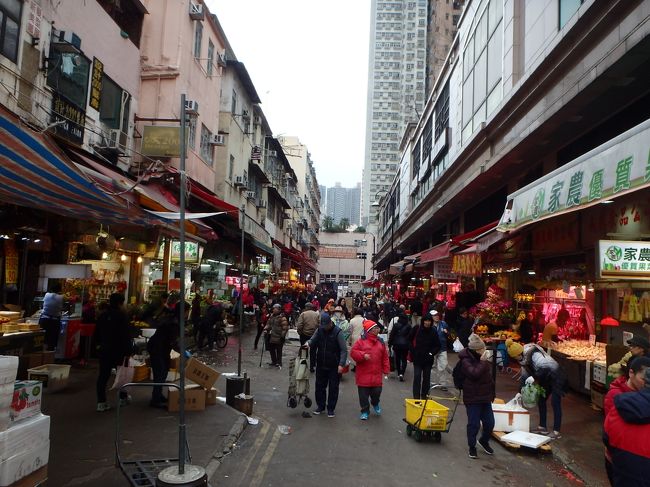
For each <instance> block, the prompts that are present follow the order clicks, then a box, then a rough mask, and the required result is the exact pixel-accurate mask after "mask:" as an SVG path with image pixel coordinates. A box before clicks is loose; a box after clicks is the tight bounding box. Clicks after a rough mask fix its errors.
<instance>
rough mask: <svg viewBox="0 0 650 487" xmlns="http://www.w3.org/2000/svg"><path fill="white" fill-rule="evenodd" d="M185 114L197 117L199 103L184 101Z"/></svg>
mask: <svg viewBox="0 0 650 487" xmlns="http://www.w3.org/2000/svg"><path fill="white" fill-rule="evenodd" d="M185 113H187V114H188V115H198V114H199V102H198V101H194V100H185Z"/></svg>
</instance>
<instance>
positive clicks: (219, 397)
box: [217, 396, 226, 403]
mask: <svg viewBox="0 0 650 487" xmlns="http://www.w3.org/2000/svg"><path fill="white" fill-rule="evenodd" d="M217 401H219V402H223V403H225V402H226V398H225V397H222V396H217Z"/></svg>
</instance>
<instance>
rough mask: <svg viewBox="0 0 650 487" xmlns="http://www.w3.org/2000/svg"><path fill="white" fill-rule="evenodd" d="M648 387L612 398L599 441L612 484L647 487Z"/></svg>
mask: <svg viewBox="0 0 650 487" xmlns="http://www.w3.org/2000/svg"><path fill="white" fill-rule="evenodd" d="M648 438H650V388H648V387H645V388H644V389H643V390H641V391H639V392H626V393H623V394H618V395H617V396H616V397H614V407H613V408H612V409H611V411H610V412H609V414H608V415H607V417H606V418H605V428H604V434H603V441H604V442H605V445H606V446H607V449H608V452H609V454H610V455H611V460H612V467H613V479H612V480H613V482H612V485H613V486H614V487H628V486H631V485H634V486H636V487H650V477H648V472H650V441H648Z"/></svg>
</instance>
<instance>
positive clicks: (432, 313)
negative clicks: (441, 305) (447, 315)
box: [429, 309, 438, 316]
mask: <svg viewBox="0 0 650 487" xmlns="http://www.w3.org/2000/svg"><path fill="white" fill-rule="evenodd" d="M429 314H430V315H431V316H436V315H437V314H438V311H437V310H435V309H432V310H431V311H429Z"/></svg>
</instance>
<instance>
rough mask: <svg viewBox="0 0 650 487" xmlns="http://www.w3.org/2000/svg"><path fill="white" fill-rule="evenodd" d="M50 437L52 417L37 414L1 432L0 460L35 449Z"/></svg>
mask: <svg viewBox="0 0 650 487" xmlns="http://www.w3.org/2000/svg"><path fill="white" fill-rule="evenodd" d="M49 439H50V417H49V416H45V415H44V414H41V413H39V414H37V415H35V416H32V417H31V418H27V419H25V420H23V421H19V422H17V423H12V424H11V426H10V427H9V428H8V429H7V430H6V431H3V432H1V433H0V461H2V460H6V459H7V458H10V457H12V456H14V455H18V454H19V453H23V452H25V451H27V450H33V449H34V448H38V447H40V446H42V445H44V444H45V443H46V442H47V441H48V440H49Z"/></svg>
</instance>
